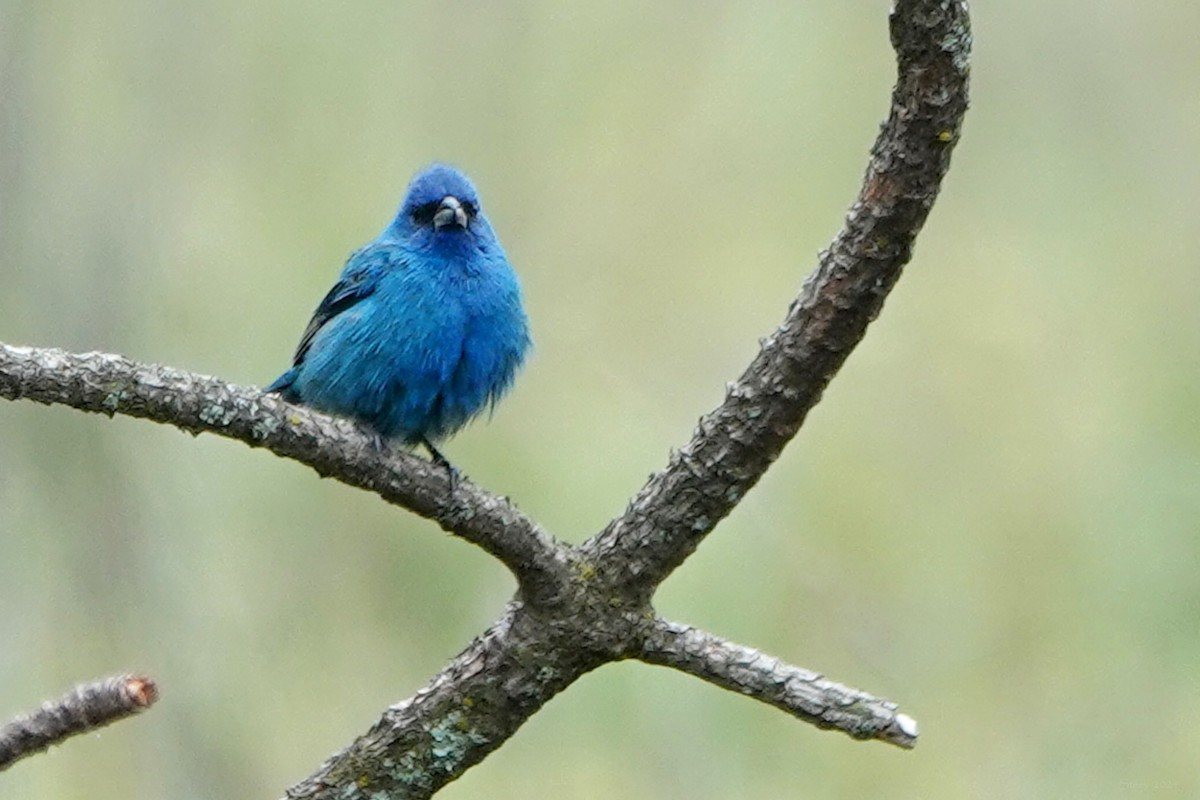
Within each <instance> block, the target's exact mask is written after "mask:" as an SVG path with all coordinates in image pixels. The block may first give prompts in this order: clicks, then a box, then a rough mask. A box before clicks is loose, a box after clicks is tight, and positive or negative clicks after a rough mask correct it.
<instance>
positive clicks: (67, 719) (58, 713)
mask: <svg viewBox="0 0 1200 800" xmlns="http://www.w3.org/2000/svg"><path fill="white" fill-rule="evenodd" d="M157 699H158V687H157V686H155V684H154V681H152V680H150V679H149V678H142V677H138V676H135V675H118V676H116V677H113V678H107V679H105V680H102V681H96V682H94V683H86V684H81V685H79V686H76V687H75V688H74V689H72V690H71V691H70V692H69V693H67V694H65V695H63V696H62V697H60V698H58V699H57V700H54V701H52V702H48V703H44V704H42V707H41V708H39V709H38V710H37V711H34V712H32V713H30V714H26V715H24V716H21V717H17V718H16V719H14V720H13V721H12V722H10V723H8V724H7V725H5V726H4V727H2V728H0V772H2V771H4V770H5V769H7V768H8V767H9V766H11V765H12V764H13V763H14V762H16V761H18V760H20V759H22V758H24V757H25V756H30V755H33V754H34V753H40V752H42V751H43V750H46V749H49V748H50V747H51V746H52V745H56V744H60V743H62V742H63V741H65V740H66V739H69V738H70V737H72V736H78V735H79V734H81V733H87V732H88V731H94V730H96V729H97V728H102V727H104V726H105V725H110V724H112V723H114V722H117V721H119V720H123V719H125V718H126V717H131V716H133V715H134V714H137V713H139V712H142V711H145V710H146V709H147V708H149V707H150V706H152V705H154V701H155V700H157Z"/></svg>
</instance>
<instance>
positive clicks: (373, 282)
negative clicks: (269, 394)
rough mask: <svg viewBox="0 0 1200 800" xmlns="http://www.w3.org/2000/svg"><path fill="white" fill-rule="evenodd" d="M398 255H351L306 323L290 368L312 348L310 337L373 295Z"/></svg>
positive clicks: (370, 251) (388, 251)
mask: <svg viewBox="0 0 1200 800" xmlns="http://www.w3.org/2000/svg"><path fill="white" fill-rule="evenodd" d="M397 255H398V254H397V253H396V252H395V251H394V249H393V248H377V247H372V246H368V247H364V248H363V249H362V250H359V251H358V252H356V253H355V254H354V255H352V256H350V260H349V261H348V262H347V263H346V268H345V270H344V271H343V272H342V277H341V278H339V279H338V282H337V283H335V284H334V285H333V288H332V289H330V290H329V294H327V295H325V299H323V300H322V301H321V304H320V305H319V306H317V310H316V311H314V312H313V315H312V319H310V320H309V321H308V327H306V328H305V329H304V333H303V334H302V335H301V336H300V344H298V345H296V355H295V357H294V358H293V359H292V365H293V366H299V365H300V362H302V361H303V360H304V356H305V354H307V353H308V348H309V347H311V346H312V341H313V337H315V336H316V335H317V331H319V330H321V328H322V327H324V326H325V323H326V322H329V320H331V319H333V318H334V317H336V316H337V315H338V314H341V313H342V312H343V311H345V310H346V309H348V308H350V307H352V306H354V305H356V304H357V303H359V302H360V301H362V300H363V299H364V298H367V297H370V296H371V295H372V294H373V293H374V292H375V288H376V286H378V285H379V278H380V274H381V272H382V271H383V270H386V269H388V268H390V266H391V264H390V263H389V262H391V261H393V260H395V258H396V256H397Z"/></svg>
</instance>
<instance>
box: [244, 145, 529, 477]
mask: <svg viewBox="0 0 1200 800" xmlns="http://www.w3.org/2000/svg"><path fill="white" fill-rule="evenodd" d="M529 344H530V340H529V331H528V324H527V322H526V319H525V311H524V308H523V307H522V304H521V288H520V284H519V283H518V281H517V276H516V274H515V273H514V272H513V270H512V267H511V266H509V263H508V258H507V256H505V254H504V249H503V248H502V247H501V246H500V242H499V240H498V239H497V238H496V234H495V233H494V232H493V231H492V226H491V225H490V224H489V223H488V220H487V217H485V216H484V215H483V210H482V208H481V207H480V205H479V194H478V193H477V192H476V190H475V186H474V185H473V184H472V183H471V181H470V180H469V179H468V178H467V177H466V176H465V175H463V174H462V173H461V172H459V171H458V170H456V169H454V168H453V167H450V166H446V165H444V164H434V165H432V166H430V167H427V168H426V169H425V170H423V171H422V172H420V173H418V174H417V176H416V177H415V178H413V180H412V182H411V183H410V184H409V186H408V191H407V193H406V194H405V196H404V202H403V203H402V204H401V205H400V211H399V213H397V214H396V218H395V219H394V220H393V221H392V223H391V224H390V225H388V227H387V229H386V230H384V232H383V233H382V234H380V235H379V238H377V239H376V240H375V241H373V242H371V243H370V244H368V245H367V246H366V247H363V248H362V249H360V250H358V251H357V252H355V253H354V254H353V255H351V256H350V258H349V259H348V260H347V261H346V266H345V268H344V269H343V270H342V275H341V277H340V278H339V279H338V282H337V283H336V284H334V287H333V288H332V289H331V290H330V291H329V294H327V295H325V299H324V300H322V301H321V304H320V305H319V306H317V310H316V311H315V312H314V313H313V316H312V320H311V321H310V322H309V323H308V327H307V328H305V329H304V334H303V335H302V336H301V337H300V344H299V346H298V347H297V348H296V355H295V357H294V359H293V360H292V368H291V369H289V370H288V371H287V372H285V373H283V374H282V375H280V376H279V377H278V378H277V379H276V380H275V382H274V383H272V384H271V385H270V386H268V387H267V388H266V389H264V390H263V391H264V392H268V393H269V392H278V393H279V394H281V395H282V396H283V397H284V398H285V399H286V400H289V401H291V402H294V403H301V404H304V405H307V406H311V407H312V408H316V409H319V410H321V411H325V412H328V413H331V414H337V415H340V416H344V417H349V418H350V419H353V420H356V421H358V422H359V423H361V424H363V425H364V426H365V427H366V428H367V429H368V430H369V431H371V432H373V433H374V434H375V435H376V437H378V438H377V441H382V440H392V441H398V442H400V443H402V444H404V445H409V446H411V445H417V444H421V445H424V446H425V448H426V449H427V450H429V454H430V455H431V456H432V457H433V460H434V462H435V463H438V464H441V465H442V466H444V467H445V468H446V470H447V472H448V474H449V476H450V478H451V481H452V486H453V481H454V480H455V478H456V475H457V473H456V471H455V470H454V468H453V467H452V466H451V465H450V463H449V462H448V461H447V460H446V458H445V457H444V456H443V455H442V454H441V453H440V452H438V450H437V448H436V446H435V445H434V442H437V441H439V440H442V439H445V438H447V437H449V436H450V435H452V434H453V433H454V432H455V431H457V430H458V429H460V428H461V427H463V426H464V425H465V424H467V422H469V421H470V420H471V419H473V418H474V417H475V416H477V415H478V414H479V413H480V412H481V411H483V410H484V409H485V408H491V407H493V406H494V405H495V403H496V401H497V400H499V399H500V397H501V395H503V394H504V392H505V391H506V390H507V389H508V387H509V386H510V385H511V384H512V380H513V376H514V375H515V374H516V372H517V369H518V368H519V367H520V366H521V362H522V361H523V360H524V358H525V353H526V351H527V350H528V348H529Z"/></svg>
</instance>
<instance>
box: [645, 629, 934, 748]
mask: <svg viewBox="0 0 1200 800" xmlns="http://www.w3.org/2000/svg"><path fill="white" fill-rule="evenodd" d="M637 658H639V659H641V660H642V661H645V662H647V663H649V664H660V665H662V666H664V667H673V668H675V669H677V670H680V671H682V672H686V673H688V674H689V675H695V676H696V677H697V678H701V679H703V680H706V681H708V682H709V683H715V684H716V685H717V686H720V687H722V688H724V689H729V690H730V691H732V692H737V693H739V694H744V695H746V696H748V697H753V698H754V699H755V700H761V701H762V702H764V703H767V704H768V705H772V706H775V707H776V708H779V709H782V710H783V711H786V712H787V713H789V714H791V715H792V716H794V717H798V718H800V719H802V720H804V721H805V722H811V723H812V724H814V725H816V726H817V727H818V728H833V729H835V730H839V731H842V732H843V733H847V734H849V735H851V736H853V737H854V738H855V739H880V740H882V741H885V742H890V743H891V744H894V745H899V746H900V747H904V748H906V749H911V748H912V747H915V746H916V744H917V723H916V720H914V719H913V718H912V717H910V716H908V715H907V714H901V713H899V712H897V711H896V704H895V703H891V702H888V701H886V700H880V699H879V698H877V697H873V696H872V695H869V694H867V693H866V692H861V691H859V690H858V689H851V688H850V687H848V686H843V685H841V684H840V683H834V682H833V681H828V680H825V678H824V677H822V676H821V675H819V674H817V673H815V672H810V671H809V670H806V669H801V668H800V667H793V666H791V665H789V664H785V663H783V662H782V661H780V660H779V659H777V658H774V657H773V656H768V655H765V654H764V653H761V652H759V651H758V650H755V649H753V648H750V647H744V646H742V645H740V644H734V643H733V642H729V641H726V640H724V639H722V638H720V637H719V636H714V635H713V634H711V633H705V632H704V631H701V630H697V629H696V628H692V627H690V626H687V625H679V624H676V623H673V622H667V621H666V620H663V619H656V620H655V621H654V625H653V627H652V628H651V630H650V631H649V633H648V634H647V635H646V638H645V640H644V641H643V642H642V649H641V652H639V653H638V654H637Z"/></svg>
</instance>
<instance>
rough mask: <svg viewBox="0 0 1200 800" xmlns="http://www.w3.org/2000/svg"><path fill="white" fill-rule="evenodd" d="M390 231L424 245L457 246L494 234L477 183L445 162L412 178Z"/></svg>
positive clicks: (405, 239)
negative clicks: (480, 199) (485, 215)
mask: <svg viewBox="0 0 1200 800" xmlns="http://www.w3.org/2000/svg"><path fill="white" fill-rule="evenodd" d="M388 233H389V234H391V235H394V236H396V237H397V238H399V239H401V240H403V241H407V242H408V243H409V244H411V245H414V246H416V247H421V248H429V247H437V248H454V247H457V246H461V245H464V244H467V243H469V242H470V241H471V240H473V239H475V238H477V237H478V236H481V235H482V236H484V237H485V238H490V237H491V229H490V228H489V227H488V225H487V221H486V220H485V219H484V218H483V217H482V215H481V214H480V208H479V193H478V192H476V190H475V186H474V184H472V183H471V181H470V179H469V178H467V176H466V175H463V174H462V173H461V172H459V171H458V170H456V169H455V168H454V167H451V166H448V165H446V164H433V165H432V166H429V167H426V168H425V169H424V170H422V171H421V172H419V173H418V174H417V176H416V177H415V178H413V179H412V183H410V184H409V185H408V191H407V192H406V193H405V195H404V202H403V203H402V204H401V205H400V212H399V213H398V214H397V215H396V219H395V221H394V222H392V224H391V226H390V227H389V228H388Z"/></svg>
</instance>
